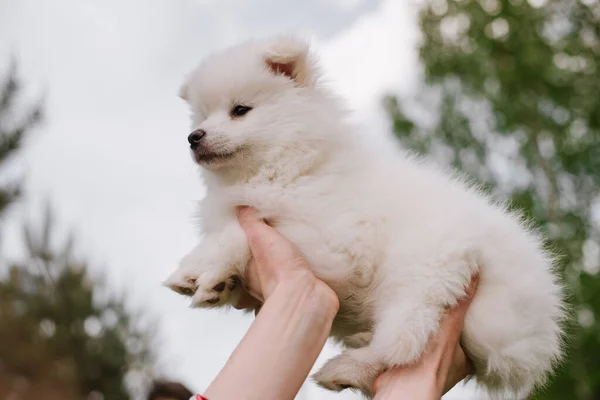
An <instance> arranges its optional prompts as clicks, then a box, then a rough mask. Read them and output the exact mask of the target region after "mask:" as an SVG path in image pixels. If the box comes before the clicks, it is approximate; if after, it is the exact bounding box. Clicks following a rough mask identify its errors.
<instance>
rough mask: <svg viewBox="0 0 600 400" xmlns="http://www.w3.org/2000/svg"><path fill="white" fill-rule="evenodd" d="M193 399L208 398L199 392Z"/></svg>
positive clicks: (201, 399)
mask: <svg viewBox="0 0 600 400" xmlns="http://www.w3.org/2000/svg"><path fill="white" fill-rule="evenodd" d="M191 400H208V399H207V398H206V397H204V396H202V395H201V394H197V395H196V396H195V397H194V398H193V399H191Z"/></svg>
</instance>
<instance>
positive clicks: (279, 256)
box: [234, 207, 324, 309]
mask: <svg viewBox="0 0 600 400" xmlns="http://www.w3.org/2000/svg"><path fill="white" fill-rule="evenodd" d="M237 214H238V219H239V221H240V225H241V227H242V229H243V230H244V232H245V233H246V237H247V238H248V245H249V246H250V251H251V253H252V259H251V261H250V263H249V264H248V266H247V268H246V271H245V279H246V285H247V289H248V293H243V294H242V295H241V296H240V299H239V301H238V302H237V303H236V304H235V305H234V307H235V308H238V309H257V308H260V305H261V304H262V303H264V301H265V300H266V299H267V298H268V297H269V295H270V294H271V293H272V292H273V290H274V288H275V287H276V286H277V285H278V284H280V283H282V282H285V281H290V280H294V281H296V282H298V281H299V280H300V281H306V283H307V284H309V285H312V284H315V285H324V283H323V282H321V281H319V280H318V279H316V277H315V276H314V275H313V273H312V271H311V270H310V268H309V267H308V264H307V263H306V261H305V260H304V257H303V256H302V254H300V252H299V251H298V249H297V248H296V246H294V245H293V244H292V243H291V242H290V241H289V240H287V239H286V238H285V237H283V236H282V235H281V234H280V233H279V232H277V231H276V230H275V229H273V228H272V227H270V226H269V225H267V224H266V223H265V221H264V220H263V219H262V218H260V216H259V214H258V212H257V211H256V210H254V209H253V208H250V207H238V208H237Z"/></svg>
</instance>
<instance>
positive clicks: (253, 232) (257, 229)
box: [236, 206, 278, 258]
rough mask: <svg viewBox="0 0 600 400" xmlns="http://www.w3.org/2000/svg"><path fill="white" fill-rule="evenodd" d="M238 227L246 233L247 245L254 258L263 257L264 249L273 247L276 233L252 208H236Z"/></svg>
mask: <svg viewBox="0 0 600 400" xmlns="http://www.w3.org/2000/svg"><path fill="white" fill-rule="evenodd" d="M236 212H237V217H238V220H239V222H240V226H241V227H242V229H243V230H244V232H245V233H246V237H247V238H248V245H249V246H250V250H251V251H252V254H253V256H254V258H257V257H258V258H260V257H261V256H263V254H262V253H264V251H265V249H268V248H270V247H272V246H273V244H274V242H275V241H276V240H277V236H278V235H277V233H276V232H275V230H274V229H273V228H271V227H270V226H269V225H267V224H266V223H265V221H264V220H263V219H262V218H261V217H260V215H259V213H258V211H256V210H255V209H254V208H252V207H247V206H242V207H237V208H236Z"/></svg>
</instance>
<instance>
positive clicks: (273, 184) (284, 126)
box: [167, 37, 564, 398]
mask: <svg viewBox="0 0 600 400" xmlns="http://www.w3.org/2000/svg"><path fill="white" fill-rule="evenodd" d="M273 63H283V64H285V65H284V66H287V67H289V68H288V73H287V74H285V73H278V71H279V70H278V69H277V68H274V67H273V65H274V64H273ZM279 72H281V71H279ZM318 78H319V74H318V71H317V69H316V67H315V63H314V61H313V57H312V55H311V53H310V52H309V48H308V45H307V44H306V43H305V42H303V41H301V40H299V39H295V38H293V37H276V38H271V39H268V40H263V41H257V42H248V43H244V44H242V45H238V46H236V47H233V48H230V49H228V50H226V51H224V52H222V53H220V54H216V55H213V56H211V57H209V58H208V59H207V60H206V61H205V62H204V63H203V64H201V65H200V66H199V67H198V68H197V69H195V70H194V71H193V72H192V73H191V74H190V75H189V76H188V78H187V80H186V82H185V84H184V85H183V86H182V89H181V95H182V97H183V98H185V99H186V100H187V101H188V103H189V105H190V107H191V111H192V121H193V124H192V128H193V129H200V128H201V129H204V130H205V131H206V132H207V134H206V137H205V138H204V139H203V140H204V141H205V142H204V143H205V144H204V146H205V147H204V149H205V151H214V152H215V153H230V152H234V154H233V156H231V157H229V158H225V159H220V160H217V161H215V162H211V163H201V164H202V166H203V167H204V168H203V176H204V179H205V182H206V185H207V195H206V198H205V199H204V200H203V202H202V207H201V216H202V232H203V233H204V238H203V240H202V242H201V243H200V244H199V245H198V246H197V247H196V248H195V249H194V250H193V251H192V252H191V253H190V254H189V255H188V256H186V258H184V259H183V261H182V263H181V265H180V266H179V268H178V269H177V270H176V271H175V272H174V273H173V275H171V277H170V278H169V279H168V280H167V285H168V286H170V287H172V288H174V289H175V290H178V291H180V292H187V293H188V294H191V293H192V292H195V295H194V297H193V302H194V304H195V305H196V306H200V307H205V306H207V307H212V306H220V305H226V304H230V303H231V302H232V301H234V300H235V297H236V296H237V294H238V293H239V289H238V288H237V287H232V288H231V290H230V289H229V288H230V286H229V281H228V288H227V289H226V290H224V291H223V292H219V293H216V292H215V291H214V290H213V289H212V288H213V287H214V286H215V285H217V284H218V283H220V282H223V281H227V280H228V279H229V278H230V277H231V276H234V275H240V274H242V273H243V270H244V268H245V265H246V264H247V261H248V259H249V250H248V248H247V242H246V238H245V236H244V233H243V232H242V230H241V228H240V227H239V226H238V222H237V219H236V217H235V206H237V205H250V206H252V207H255V208H256V209H258V210H259V211H260V212H261V213H262V215H264V217H266V218H267V220H268V221H269V223H270V224H271V225H272V226H274V227H276V228H277V229H278V230H279V231H280V232H281V233H282V234H283V235H285V236H286V237H287V238H289V239H290V240H291V241H292V242H293V243H295V244H296V245H297V246H298V248H299V249H300V251H301V252H302V253H303V254H304V255H305V257H306V259H307V260H308V262H309V264H310V265H311V267H312V269H313V271H314V273H315V274H316V275H317V276H318V277H319V278H320V279H322V280H324V281H325V282H326V283H327V284H329V285H330V286H331V287H332V288H333V289H334V290H335V292H336V293H337V294H338V296H339V299H340V302H341V307H340V311H339V313H338V316H337V317H336V320H335V322H334V327H333V330H332V333H331V334H332V336H333V337H334V338H335V339H336V340H338V341H340V342H342V343H345V344H346V345H347V346H348V349H347V350H345V351H344V353H343V354H342V355H340V356H338V357H336V358H334V359H333V360H330V361H329V362H328V363H327V364H326V365H325V366H324V367H323V369H322V370H321V371H319V372H318V373H317V374H316V379H317V381H318V382H319V383H320V384H321V385H322V386H324V387H328V388H330V389H333V390H341V389H342V388H343V387H345V386H353V387H356V388H358V389H360V390H362V392H363V393H364V394H366V395H367V396H370V395H371V394H372V393H371V388H372V383H373V379H374V378H375V377H376V375H377V374H378V373H380V372H381V371H382V368H384V367H387V366H390V365H400V364H405V363H410V362H412V361H414V360H416V359H417V358H418V357H419V356H420V355H421V354H422V351H423V349H424V346H425V344H426V342H427V340H428V339H429V337H430V336H431V335H432V334H435V332H436V330H437V329H438V324H439V321H440V317H441V316H442V314H443V312H444V309H445V307H446V306H448V305H453V304H455V303H456V301H457V298H458V297H460V296H461V295H463V294H464V288H465V286H466V285H467V284H468V283H469V281H470V278H471V275H472V274H473V273H474V272H476V271H479V274H480V282H479V287H478V289H477V294H476V296H475V299H474V300H473V302H472V304H471V306H470V309H469V311H468V314H467V317H466V321H465V326H464V332H463V336H462V343H463V345H464V348H465V350H466V352H467V353H468V354H469V355H470V357H471V358H472V359H473V360H474V362H475V365H476V369H477V374H476V379H477V381H478V382H479V383H480V384H482V385H483V386H484V387H485V388H486V389H487V390H488V391H489V393H490V394H492V395H494V396H496V397H499V398H510V397H516V396H517V393H528V392H529V391H531V390H532V388H534V387H535V386H537V385H539V384H543V382H544V380H545V378H546V377H547V376H548V374H549V373H550V372H551V370H552V368H553V366H554V365H555V363H556V362H557V361H558V360H559V358H560V355H561V347H562V346H561V342H562V340H561V337H562V328H561V320H562V318H563V314H564V309H563V302H562V290H561V287H560V285H559V284H558V282H557V277H556V275H555V274H554V273H553V258H552V256H551V255H550V254H549V253H548V252H546V251H545V250H544V249H543V245H542V240H541V239H540V237H539V236H538V235H537V234H536V233H535V232H534V231H533V230H531V229H530V228H529V227H528V225H527V223H526V222H524V221H523V219H522V218H521V217H520V216H519V214H517V213H515V212H510V211H508V210H507V208H506V207H505V206H503V205H500V204H496V203H494V202H493V201H492V200H490V199H489V198H487V197H486V196H484V195H483V194H482V193H481V192H480V191H479V190H478V189H477V188H476V187H474V186H473V185H471V184H469V183H468V182H466V181H465V180H464V179H462V178H461V177H459V176H458V175H456V174H455V173H453V172H451V171H447V170H444V169H441V168H439V167H437V166H435V165H434V164H433V163H431V162H429V161H426V160H423V159H419V158H416V157H412V156H409V155H407V154H404V153H402V152H401V151H398V152H395V153H394V154H393V155H388V154H383V153H380V152H377V151H376V150H374V149H373V148H372V147H371V146H370V144H369V141H368V136H369V134H368V133H365V132H361V131H358V130H357V129H356V128H355V127H353V126H351V125H350V124H349V123H347V122H346V112H345V110H344V109H343V107H342V105H341V102H340V101H339V100H338V99H337V98H336V97H335V96H334V95H332V94H331V93H330V92H329V91H328V90H327V89H325V88H324V87H323V86H322V85H321V84H320V83H319V79H318ZM236 104H243V105H250V106H252V107H253V109H252V110H251V111H250V112H248V113H247V114H246V115H245V116H243V117H236V118H232V117H231V116H230V110H231V109H232V107H233V106H234V105H236ZM184 140H185V137H184V135H182V142H183V141H184ZM390 145H391V144H390ZM206 149H208V150H206ZM215 296H216V297H217V299H213V300H212V303H215V302H216V304H210V303H206V302H205V301H206V300H207V299H211V298H215ZM507 396H508V397H507Z"/></svg>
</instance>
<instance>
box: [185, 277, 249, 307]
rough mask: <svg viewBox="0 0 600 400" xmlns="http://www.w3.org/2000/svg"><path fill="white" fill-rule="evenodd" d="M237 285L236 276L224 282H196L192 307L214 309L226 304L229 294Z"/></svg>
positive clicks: (199, 280) (237, 279)
mask: <svg viewBox="0 0 600 400" xmlns="http://www.w3.org/2000/svg"><path fill="white" fill-rule="evenodd" d="M238 283H239V278H238V277H237V276H231V277H229V278H227V279H225V280H221V281H219V280H213V281H206V282H204V281H202V280H201V279H198V280H196V291H195V294H194V297H193V299H192V307H211V306H212V307H215V306H219V305H221V304H225V303H227V300H228V299H229V297H230V295H231V292H232V291H233V290H235V289H236V287H237V285H238Z"/></svg>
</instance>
